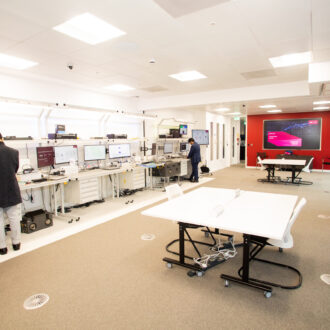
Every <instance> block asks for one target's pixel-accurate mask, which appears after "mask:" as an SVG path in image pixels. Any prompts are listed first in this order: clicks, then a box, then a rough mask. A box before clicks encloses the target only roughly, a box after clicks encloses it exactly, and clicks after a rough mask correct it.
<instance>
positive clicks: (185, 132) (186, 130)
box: [179, 124, 188, 135]
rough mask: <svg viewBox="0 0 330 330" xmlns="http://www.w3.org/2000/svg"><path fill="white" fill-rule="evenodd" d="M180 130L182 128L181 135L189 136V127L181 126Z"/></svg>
mask: <svg viewBox="0 0 330 330" xmlns="http://www.w3.org/2000/svg"><path fill="white" fill-rule="evenodd" d="M179 128H180V134H181V135H187V134H188V125H183V124H181V125H180V126H179Z"/></svg>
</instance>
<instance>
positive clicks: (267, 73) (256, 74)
mask: <svg viewBox="0 0 330 330" xmlns="http://www.w3.org/2000/svg"><path fill="white" fill-rule="evenodd" d="M241 75H242V76H243V77H244V78H245V79H246V80H252V79H259V78H269V77H275V76H276V72H275V71H274V70H272V69H270V70H259V71H251V72H243V73H241Z"/></svg>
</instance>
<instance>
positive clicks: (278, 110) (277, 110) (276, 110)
mask: <svg viewBox="0 0 330 330" xmlns="http://www.w3.org/2000/svg"><path fill="white" fill-rule="evenodd" d="M267 112H270V113H275V112H282V110H280V109H274V110H267Z"/></svg>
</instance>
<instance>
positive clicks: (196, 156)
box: [188, 138, 201, 182]
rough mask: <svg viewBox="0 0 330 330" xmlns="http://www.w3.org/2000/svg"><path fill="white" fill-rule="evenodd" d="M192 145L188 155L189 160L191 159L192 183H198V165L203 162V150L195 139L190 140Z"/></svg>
mask: <svg viewBox="0 0 330 330" xmlns="http://www.w3.org/2000/svg"><path fill="white" fill-rule="evenodd" d="M188 143H190V145H191V147H190V151H189V154H188V158H190V161H191V166H192V173H191V175H190V181H191V182H198V163H199V162H200V161H201V148H200V146H199V144H198V143H197V142H195V140H194V139H193V138H190V139H189V140H188Z"/></svg>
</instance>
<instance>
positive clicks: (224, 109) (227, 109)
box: [215, 108, 230, 112]
mask: <svg viewBox="0 0 330 330" xmlns="http://www.w3.org/2000/svg"><path fill="white" fill-rule="evenodd" d="M229 110H230V109H229V108H218V109H215V111H218V112H226V111H229Z"/></svg>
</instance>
